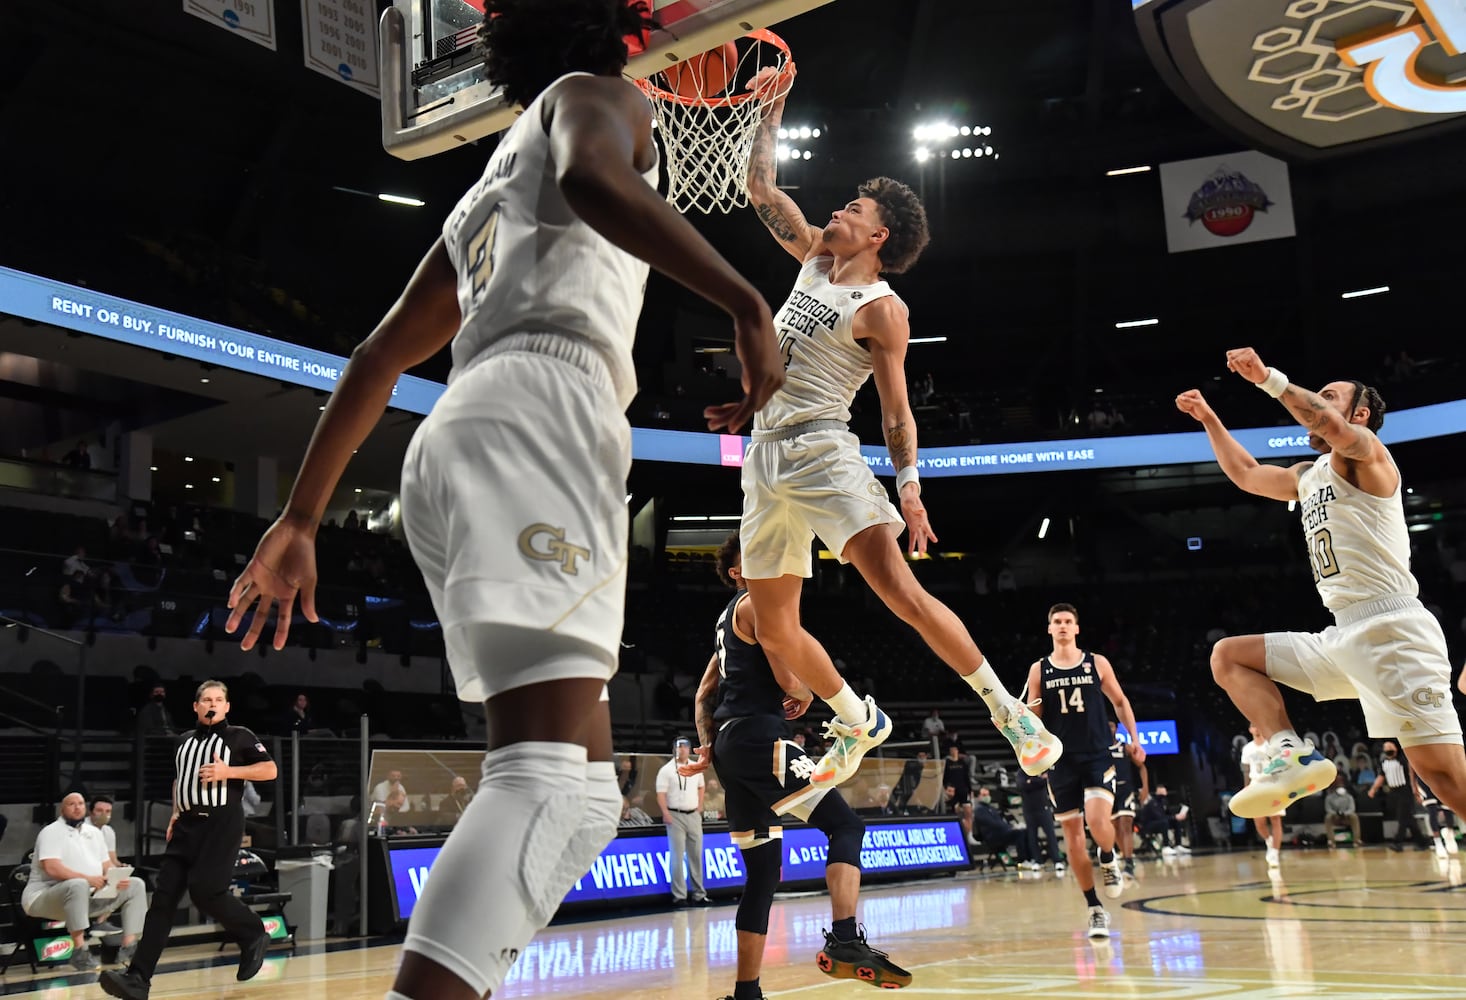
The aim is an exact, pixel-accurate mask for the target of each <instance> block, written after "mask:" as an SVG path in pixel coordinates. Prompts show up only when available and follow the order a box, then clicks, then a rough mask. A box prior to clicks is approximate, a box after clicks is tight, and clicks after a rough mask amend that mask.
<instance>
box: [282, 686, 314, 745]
mask: <svg viewBox="0 0 1466 1000" xmlns="http://www.w3.org/2000/svg"><path fill="white" fill-rule="evenodd" d="M314 728H315V720H314V719H313V718H311V700H310V698H308V697H306V694H305V692H303V691H302V692H301V693H299V694H297V695H296V696H295V701H294V703H293V704H291V706H290V708H289V709H287V710H286V712H285V732H287V733H300V735H302V736H304V735H305V734H306V733H308V732H310V731H311V730H312V729H314Z"/></svg>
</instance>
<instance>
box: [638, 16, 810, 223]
mask: <svg viewBox="0 0 1466 1000" xmlns="http://www.w3.org/2000/svg"><path fill="white" fill-rule="evenodd" d="M709 58H711V57H709ZM678 65H681V64H678ZM793 66H794V60H793V58H792V57H791V55H790V53H789V46H788V45H787V44H785V42H784V40H783V39H782V38H780V37H779V36H778V35H776V34H774V33H773V32H772V31H768V30H767V29H764V28H759V29H757V30H755V31H752V32H749V33H748V34H747V35H745V36H744V37H743V38H742V39H740V40H739V54H738V66H737V68H736V70H735V71H734V72H733V73H731V74H729V76H728V80H729V83H728V89H727V90H726V91H724V92H722V93H719V94H712V95H704V94H698V95H696V96H693V97H684V96H682V95H681V94H679V93H678V92H677V87H676V86H675V84H673V82H672V81H671V80H669V79H668V76H667V73H666V72H665V71H658V72H656V73H653V74H652V75H651V76H649V77H647V78H646V79H644V80H638V81H636V85H637V86H638V87H640V88H641V91H642V93H644V94H646V96H647V98H648V99H649V100H650V101H651V102H652V109H653V111H654V112H655V113H656V117H657V128H658V129H659V130H660V131H661V133H662V149H663V151H664V155H665V156H666V158H667V200H668V201H669V202H671V203H672V206H673V207H674V208H676V209H677V211H679V212H684V213H685V212H689V211H691V210H692V209H697V210H698V211H699V212H702V213H704V214H705V215H711V214H712V213H713V212H715V211H717V212H724V213H727V212H731V211H733V209H735V208H742V207H743V206H745V205H747V204H748V159H749V156H750V155H751V154H752V152H753V141H754V138H755V137H756V136H757V135H758V127H759V123H760V122H761V121H763V117H764V111H765V109H766V108H768V106H769V105H770V104H772V103H773V102H774V101H776V100H778V99H779V98H781V97H783V96H784V95H785V94H787V93H789V88H790V87H791V86H792V85H793V83H794V74H793V72H786V70H792V68H793ZM767 67H773V69H774V70H775V71H776V74H777V75H776V76H775V77H774V79H773V82H772V83H770V84H768V85H766V86H763V87H761V88H760V89H759V90H758V91H757V92H756V93H755V92H751V91H748V90H745V89H744V88H745V87H747V86H748V82H749V81H750V80H752V79H753V77H754V75H755V74H757V73H758V71H759V70H761V69H765V68H767ZM670 68H671V67H669V69H670Z"/></svg>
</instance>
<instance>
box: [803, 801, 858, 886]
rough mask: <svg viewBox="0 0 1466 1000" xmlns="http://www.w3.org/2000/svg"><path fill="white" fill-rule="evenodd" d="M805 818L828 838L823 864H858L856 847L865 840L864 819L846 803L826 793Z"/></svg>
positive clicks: (856, 865)
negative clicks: (828, 845)
mask: <svg viewBox="0 0 1466 1000" xmlns="http://www.w3.org/2000/svg"><path fill="white" fill-rule="evenodd" d="M809 821H810V822H811V823H812V824H814V825H815V826H816V827H817V828H819V830H820V831H822V832H823V833H824V835H825V836H826V837H828V838H830V852H829V855H828V856H827V857H826V859H825V864H826V865H834V864H842V865H854V866H855V867H856V868H859V867H860V848H861V845H862V844H863V843H864V842H865V820H863V819H861V818H860V817H859V816H857V815H856V814H855V810H854V809H851V808H850V804H849V803H848V802H846V801H845V800H844V799H842V798H841V797H840V796H838V795H826V796H825V797H824V800H823V801H821V802H820V804H819V805H817V806H815V809H814V812H812V813H810V814H809Z"/></svg>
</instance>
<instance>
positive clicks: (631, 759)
mask: <svg viewBox="0 0 1466 1000" xmlns="http://www.w3.org/2000/svg"><path fill="white" fill-rule="evenodd" d="M616 767H617V771H618V773H619V774H620V776H621V795H622V796H623V797H625V796H627V795H630V794H631V790H632V789H633V788H635V787H636V778H637V769H636V757H635V756H633V755H632V754H623V755H622V757H621V762H620V763H619V764H617V765H616Z"/></svg>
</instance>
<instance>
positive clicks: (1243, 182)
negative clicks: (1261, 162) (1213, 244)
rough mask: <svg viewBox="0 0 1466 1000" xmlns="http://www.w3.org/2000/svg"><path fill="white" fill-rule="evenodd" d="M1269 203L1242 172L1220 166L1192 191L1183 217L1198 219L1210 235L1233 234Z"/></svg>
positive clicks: (1270, 204) (1262, 191)
mask: <svg viewBox="0 0 1466 1000" xmlns="http://www.w3.org/2000/svg"><path fill="white" fill-rule="evenodd" d="M1272 205H1273V202H1272V200H1271V199H1270V198H1268V196H1267V192H1266V191H1264V190H1263V189H1262V187H1261V186H1259V185H1258V184H1256V183H1255V182H1254V181H1252V180H1250V179H1249V178H1248V177H1247V175H1246V174H1244V173H1242V171H1240V170H1228V169H1227V168H1225V167H1223V168H1221V169H1219V170H1218V171H1217V172H1216V173H1214V174H1212V175H1211V176H1210V177H1208V178H1207V179H1206V182H1205V183H1204V184H1202V185H1201V187H1199V188H1197V189H1196V190H1195V191H1194V192H1193V193H1192V195H1191V200H1190V201H1189V202H1188V203H1187V205H1186V219H1187V221H1188V222H1192V223H1196V222H1200V223H1201V224H1202V225H1203V226H1205V227H1206V231H1207V232H1209V233H1211V234H1212V235H1213V236H1221V237H1228V236H1236V235H1237V234H1238V233H1241V232H1243V231H1245V230H1246V229H1247V227H1248V226H1250V225H1252V220H1253V218H1255V217H1256V215H1257V213H1258V212H1266V211H1267V210H1268V209H1269V208H1271V207H1272Z"/></svg>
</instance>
